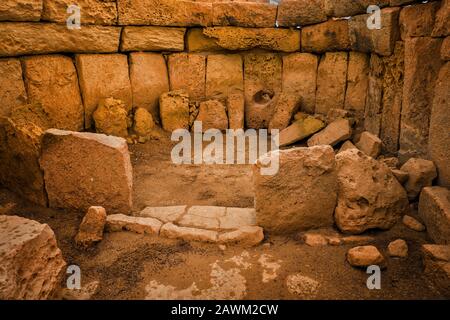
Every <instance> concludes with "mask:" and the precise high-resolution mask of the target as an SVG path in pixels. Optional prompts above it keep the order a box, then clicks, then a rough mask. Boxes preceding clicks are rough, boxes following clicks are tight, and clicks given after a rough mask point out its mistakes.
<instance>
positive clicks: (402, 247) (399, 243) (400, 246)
mask: <svg viewBox="0 0 450 320" xmlns="http://www.w3.org/2000/svg"><path fill="white" fill-rule="evenodd" d="M388 253H389V255H390V256H391V257H399V258H406V257H408V244H407V243H406V241H405V240H403V239H397V240H395V241H392V242H390V243H389V245H388Z"/></svg>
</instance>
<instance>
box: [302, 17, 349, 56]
mask: <svg viewBox="0 0 450 320" xmlns="http://www.w3.org/2000/svg"><path fill="white" fill-rule="evenodd" d="M349 47H350V39H349V35H348V20H328V21H327V22H324V23H320V24H316V25H312V26H307V27H304V28H302V51H304V52H317V53H322V52H326V51H344V50H348V49H349Z"/></svg>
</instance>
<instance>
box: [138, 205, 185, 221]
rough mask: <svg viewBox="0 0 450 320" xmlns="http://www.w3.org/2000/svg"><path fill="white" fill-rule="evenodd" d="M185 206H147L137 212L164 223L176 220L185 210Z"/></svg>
mask: <svg viewBox="0 0 450 320" xmlns="http://www.w3.org/2000/svg"><path fill="white" fill-rule="evenodd" d="M186 208H187V206H171V207H147V208H145V209H144V210H142V211H141V212H140V213H139V216H141V217H149V218H155V219H158V220H160V221H162V222H164V223H166V222H174V221H176V220H178V218H180V217H181V216H182V215H183V214H184V213H185V211H186Z"/></svg>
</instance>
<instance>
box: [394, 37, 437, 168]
mask: <svg viewBox="0 0 450 320" xmlns="http://www.w3.org/2000/svg"><path fill="white" fill-rule="evenodd" d="M441 43H442V40H441V39H434V38H429V37H420V38H411V39H407V40H406V41H405V79H404V86H403V105H402V116H401V127H400V151H399V157H400V160H401V161H402V162H404V161H406V160H408V159H409V158H411V157H417V158H422V157H425V156H426V153H427V147H428V132H429V123H430V117H431V105H432V101H433V91H434V86H435V83H436V79H437V78H438V73H439V69H440V67H441V65H442V61H441V60H440V59H439V55H440V49H441Z"/></svg>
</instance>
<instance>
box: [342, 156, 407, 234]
mask: <svg viewBox="0 0 450 320" xmlns="http://www.w3.org/2000/svg"><path fill="white" fill-rule="evenodd" d="M336 168H337V177H338V178H337V180H338V185H339V187H338V190H339V191H338V204H337V207H336V210H335V213H334V217H335V222H336V224H337V226H338V228H339V229H340V230H341V231H343V232H345V233H353V234H358V233H362V232H364V231H366V230H368V229H373V228H379V229H390V228H391V227H392V226H393V225H394V224H395V223H397V222H398V221H399V220H400V218H401V216H402V215H403V213H404V212H405V210H406V209H407V207H408V198H407V196H406V192H405V190H404V189H403V187H402V186H401V185H400V183H399V182H398V181H397V179H396V178H395V177H394V176H393V174H392V173H391V170H390V169H389V168H388V167H387V166H386V165H385V164H384V163H381V162H378V161H377V160H375V159H373V158H371V157H369V156H366V155H364V154H363V153H362V152H361V151H359V150H357V149H349V150H346V151H343V152H340V153H338V154H337V155H336Z"/></svg>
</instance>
